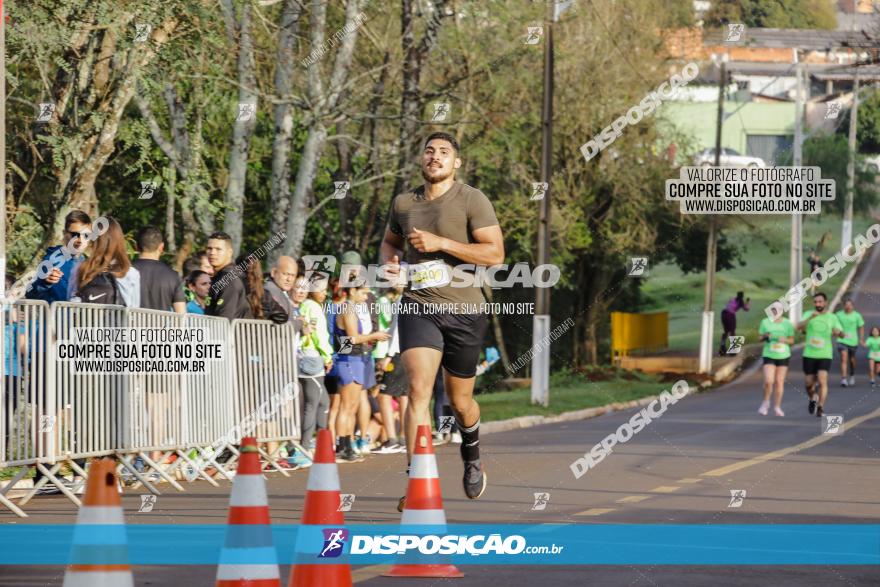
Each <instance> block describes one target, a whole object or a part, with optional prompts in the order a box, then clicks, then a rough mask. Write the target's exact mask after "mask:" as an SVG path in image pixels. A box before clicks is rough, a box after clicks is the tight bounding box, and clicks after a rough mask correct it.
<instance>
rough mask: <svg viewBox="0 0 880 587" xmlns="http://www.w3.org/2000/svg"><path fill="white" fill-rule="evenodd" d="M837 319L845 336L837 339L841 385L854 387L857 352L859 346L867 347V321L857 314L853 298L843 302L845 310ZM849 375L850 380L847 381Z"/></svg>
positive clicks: (838, 313) (840, 312)
mask: <svg viewBox="0 0 880 587" xmlns="http://www.w3.org/2000/svg"><path fill="white" fill-rule="evenodd" d="M836 316H837V319H838V320H840V324H841V325H842V326H843V328H842V330H843V336H841V337H840V338H838V339H837V350H839V351H840V376H841V378H842V379H841V380H840V385H841V387H847V386H850V387H852V386H853V385H855V384H856V377H855V375H856V351H857V350H859V344H861V345H862V346H864V345H865V320H864V319H863V318H862V315H861V314H859V313H858V312H856V309H855V306H854V305H853V301H852V299H851V298H846V299H845V300H844V302H843V310H841V311H839V312H837V314H836ZM847 373H849V379H847Z"/></svg>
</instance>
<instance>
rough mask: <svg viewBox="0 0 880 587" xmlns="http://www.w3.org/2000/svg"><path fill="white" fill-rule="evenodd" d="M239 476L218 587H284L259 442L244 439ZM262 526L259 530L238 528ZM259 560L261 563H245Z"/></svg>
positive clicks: (237, 477)
mask: <svg viewBox="0 0 880 587" xmlns="http://www.w3.org/2000/svg"><path fill="white" fill-rule="evenodd" d="M239 451H240V452H241V457H240V458H239V460H238V472H237V473H236V475H235V479H233V481H232V495H230V497H229V519H228V524H229V525H230V528H229V530H228V531H227V534H226V544H225V545H224V546H223V551H222V552H221V553H220V564H219V565H218V567H217V587H281V572H280V571H279V569H278V558H277V553H276V552H275V547H274V546H273V544H272V531H271V530H270V528H269V524H271V521H270V520H269V501H268V498H267V497H266V482H265V481H264V480H263V473H262V472H261V471H260V453H259V451H258V449H257V439H256V438H254V437H253V436H247V437H245V438H242V439H241V448H240V449H239ZM257 525H259V526H263V527H262V528H260V529H257V530H254V529H245V528H235V526H257ZM256 557H260V559H261V560H263V561H271V562H261V563H247V562H242V561H247V560H253V559H254V558H256Z"/></svg>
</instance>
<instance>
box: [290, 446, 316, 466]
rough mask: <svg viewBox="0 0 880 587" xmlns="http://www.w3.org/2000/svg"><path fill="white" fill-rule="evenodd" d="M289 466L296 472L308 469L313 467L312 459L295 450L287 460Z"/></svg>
mask: <svg viewBox="0 0 880 587" xmlns="http://www.w3.org/2000/svg"><path fill="white" fill-rule="evenodd" d="M287 464H289V465H290V466H291V467H292V468H293V469H294V470H296V469H306V468H308V467H311V466H312V459H310V458H309V457H307V456H306V454H305V453H304V452H302V451H301V450H294V452H293V455H292V456H290V457H288V458H287Z"/></svg>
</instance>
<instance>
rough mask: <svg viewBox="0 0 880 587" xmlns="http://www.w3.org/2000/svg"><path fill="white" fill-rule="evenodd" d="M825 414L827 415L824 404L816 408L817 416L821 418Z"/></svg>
mask: <svg viewBox="0 0 880 587" xmlns="http://www.w3.org/2000/svg"><path fill="white" fill-rule="evenodd" d="M824 415H825V409H824V408H823V407H822V406H819V407H818V408H816V416H817V417H819V418H821V417H822V416H824Z"/></svg>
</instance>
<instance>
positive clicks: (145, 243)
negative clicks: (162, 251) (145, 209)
mask: <svg viewBox="0 0 880 587" xmlns="http://www.w3.org/2000/svg"><path fill="white" fill-rule="evenodd" d="M164 242H165V239H164V238H163V237H162V231H161V230H159V229H158V228H156V227H155V226H145V227H143V228H141V229H140V230H139V231H138V233H137V238H136V239H135V243H136V244H137V250H138V251H140V252H142V253H152V252H153V251H155V250H157V249H158V248H159V245H161V244H162V243H164Z"/></svg>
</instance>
